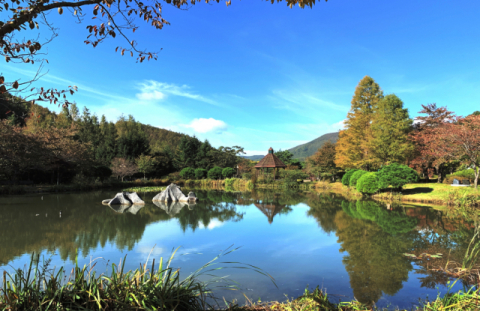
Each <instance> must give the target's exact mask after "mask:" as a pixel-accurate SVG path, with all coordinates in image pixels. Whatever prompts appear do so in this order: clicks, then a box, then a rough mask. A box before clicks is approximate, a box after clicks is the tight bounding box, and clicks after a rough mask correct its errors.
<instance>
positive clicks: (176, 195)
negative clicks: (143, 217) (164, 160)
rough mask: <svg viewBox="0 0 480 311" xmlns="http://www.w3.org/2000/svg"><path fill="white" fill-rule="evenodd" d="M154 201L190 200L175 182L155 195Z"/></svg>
mask: <svg viewBox="0 0 480 311" xmlns="http://www.w3.org/2000/svg"><path fill="white" fill-rule="evenodd" d="M153 201H154V202H155V201H159V202H188V197H186V196H185V195H184V194H183V192H182V191H181V190H180V187H179V186H177V185H175V184H170V185H169V186H168V187H167V188H166V189H165V190H163V191H162V192H160V193H159V194H157V195H156V196H155V197H153Z"/></svg>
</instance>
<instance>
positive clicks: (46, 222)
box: [0, 190, 473, 304]
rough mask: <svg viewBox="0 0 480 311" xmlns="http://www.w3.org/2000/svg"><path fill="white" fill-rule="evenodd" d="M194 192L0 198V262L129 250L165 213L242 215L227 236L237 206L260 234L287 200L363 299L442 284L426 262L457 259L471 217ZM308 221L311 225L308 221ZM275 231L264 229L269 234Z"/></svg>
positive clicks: (200, 219) (309, 198)
mask: <svg viewBox="0 0 480 311" xmlns="http://www.w3.org/2000/svg"><path fill="white" fill-rule="evenodd" d="M196 193H197V197H198V203H197V204H187V203H180V202H175V203H173V202H169V203H162V202H155V204H153V203H148V202H151V199H152V197H153V195H154V194H144V195H143V197H144V200H145V202H147V203H146V204H145V205H142V206H135V205H134V206H116V207H115V206H114V207H109V206H103V205H101V203H100V202H101V201H102V198H104V197H109V195H110V196H111V193H105V192H91V193H83V194H62V195H44V199H43V200H41V199H40V196H30V197H28V196H24V197H5V198H2V199H3V202H2V206H0V228H1V229H0V230H1V231H0V233H1V234H0V246H1V250H0V265H6V264H8V263H10V262H11V261H12V260H14V259H15V258H17V257H19V256H21V255H23V254H30V253H32V252H40V251H42V250H47V251H49V252H52V253H53V252H57V253H58V254H59V256H60V257H61V258H62V259H63V260H72V261H73V260H74V259H75V254H76V249H77V248H78V249H79V250H80V251H81V252H82V254H83V255H84V256H87V255H88V254H90V253H91V252H93V250H95V249H97V248H98V246H101V247H102V248H103V247H104V246H105V245H106V244H108V243H110V244H112V245H114V246H115V248H117V249H119V250H132V249H133V248H134V247H135V246H136V245H137V244H138V243H139V241H140V240H141V239H142V237H143V236H144V234H145V231H146V228H147V226H149V225H150V224H154V223H157V224H161V223H162V222H173V223H174V224H175V226H177V228H178V227H180V228H181V230H182V231H183V232H184V233H185V232H191V233H192V234H197V233H198V234H200V232H197V230H198V229H199V228H208V227H209V225H211V224H223V223H226V222H231V223H239V222H242V224H241V225H243V227H242V226H236V227H235V229H229V230H230V231H225V232H228V233H227V234H229V235H230V236H231V237H230V236H227V238H231V239H233V238H234V237H235V234H236V231H235V230H239V229H240V230H249V229H250V228H249V227H248V226H252V223H249V222H248V221H247V220H245V215H246V213H250V214H252V213H257V214H258V215H259V216H258V217H259V218H258V219H259V221H260V223H261V224H262V226H263V227H264V228H262V230H263V235H262V236H264V238H267V236H269V235H268V233H270V232H271V233H273V232H279V231H282V230H285V229H286V228H285V226H289V219H294V217H298V215H299V214H298V213H296V212H295V211H298V209H297V210H296V208H300V207H303V208H305V211H306V215H305V216H304V218H305V217H306V218H309V217H311V218H310V219H312V218H313V219H314V220H315V222H316V224H318V228H320V229H321V231H322V232H325V233H327V234H331V235H332V236H334V237H336V239H337V243H338V245H339V247H340V251H341V252H342V259H341V262H342V264H343V267H344V268H345V271H346V272H347V273H348V277H349V283H350V287H351V289H352V291H353V295H354V296H355V298H357V299H358V300H359V301H361V302H363V303H368V304H370V303H375V302H377V301H379V299H380V298H381V297H382V296H384V295H385V294H387V295H395V294H397V293H398V292H399V291H400V290H401V289H402V288H404V286H405V283H406V282H407V281H408V282H411V281H412V280H409V273H410V272H414V273H416V274H418V279H419V281H417V282H419V283H420V285H419V286H421V287H424V288H435V286H437V285H445V284H446V282H447V281H448V279H447V278H446V277H445V276H444V275H443V274H441V273H437V272H432V270H431V268H432V267H435V266H445V264H446V262H447V260H450V261H457V262H461V261H462V257H463V254H464V252H465V250H466V248H467V247H468V243H469V242H470V239H471V237H472V236H473V225H472V224H471V223H469V222H467V221H465V220H462V219H452V218H447V217H445V215H444V213H443V212H440V211H436V210H433V209H431V208H423V207H409V206H391V207H387V206H386V205H385V204H381V203H378V202H374V201H361V200H358V201H348V200H346V199H345V198H343V197H342V196H340V195H337V194H331V193H328V194H327V193H326V194H316V193H300V192H280V191H279V190H257V191H251V192H225V191H196ZM60 211H61V212H62V217H61V218H60V217H59V212H60ZM260 212H261V213H260ZM265 217H266V219H265ZM244 220H245V221H244ZM267 222H268V223H270V224H271V226H269V225H267ZM315 222H313V224H312V225H313V227H314V228H315V230H317V229H316V228H317V226H316V225H315ZM264 225H266V227H265V226H264ZM282 226H284V227H283V228H282ZM224 228H225V227H224ZM231 228H234V227H233V226H232V227H231ZM275 230H279V231H275ZM312 232H315V231H312ZM300 234H301V232H300ZM322 234H323V233H322ZM319 236H321V235H320V234H319ZM208 237H209V238H211V236H208ZM276 237H277V235H276V234H272V237H270V238H271V239H273V238H276ZM314 237H315V236H314ZM250 243H256V242H255V241H251V242H250ZM262 243H266V245H268V244H269V243H270V242H269V241H263V240H262ZM178 245H180V244H178ZM272 245H274V244H273V243H272ZM275 245H277V244H275ZM150 247H151V246H150ZM403 253H414V254H417V255H418V254H421V253H429V254H436V253H442V254H443V255H444V256H443V257H442V258H441V259H429V260H423V261H416V262H413V261H412V260H411V259H409V258H407V257H405V256H403ZM448 254H450V255H449V256H448ZM249 256H266V255H261V254H257V253H256V254H250V255H249ZM290 256H293V257H294V256H295V254H290ZM265 258H267V257H265ZM117 259H118V258H114V260H117ZM312 260H315V258H312ZM337 261H338V262H340V259H338V260H337ZM246 262H248V260H246ZM267 265H268V264H267ZM312 266H314V262H313V261H312ZM302 269H304V270H305V272H306V273H308V274H314V273H315V271H310V270H309V267H308V266H305V267H304V268H302ZM330 273H335V271H331V272H330ZM307 282H308V281H307ZM310 284H311V283H310ZM304 285H305V284H302V286H304Z"/></svg>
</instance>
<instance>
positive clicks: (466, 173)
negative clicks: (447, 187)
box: [443, 168, 475, 184]
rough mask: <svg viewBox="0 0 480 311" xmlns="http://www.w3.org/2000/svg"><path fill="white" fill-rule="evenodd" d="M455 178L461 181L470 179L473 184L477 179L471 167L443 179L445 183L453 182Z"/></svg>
mask: <svg viewBox="0 0 480 311" xmlns="http://www.w3.org/2000/svg"><path fill="white" fill-rule="evenodd" d="M454 179H458V180H460V181H462V180H463V179H468V181H469V182H470V183H471V184H473V183H474V181H475V172H474V171H473V169H471V168H469V169H466V170H462V171H456V172H455V173H453V174H448V175H447V176H446V177H445V179H444V180H443V183H444V184H452V183H453V180H454Z"/></svg>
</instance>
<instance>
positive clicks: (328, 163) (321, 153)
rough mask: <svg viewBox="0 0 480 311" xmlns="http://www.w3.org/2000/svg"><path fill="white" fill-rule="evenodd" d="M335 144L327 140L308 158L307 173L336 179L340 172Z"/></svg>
mask: <svg viewBox="0 0 480 311" xmlns="http://www.w3.org/2000/svg"><path fill="white" fill-rule="evenodd" d="M335 154H336V152H335V144H333V143H332V142H331V141H329V140H327V141H326V142H325V143H324V144H323V145H322V147H320V148H318V150H317V152H315V154H313V155H312V156H311V157H308V158H307V160H306V162H307V172H309V173H314V174H316V175H318V176H322V177H328V178H335V176H336V175H337V173H338V171H339V170H340V169H339V168H337V166H336V165H335Z"/></svg>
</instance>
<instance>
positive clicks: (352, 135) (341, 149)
mask: <svg viewBox="0 0 480 311" xmlns="http://www.w3.org/2000/svg"><path fill="white" fill-rule="evenodd" d="M382 98H383V91H382V90H381V89H380V86H379V85H378V84H377V83H376V82H375V80H373V79H372V78H370V77H369V76H365V77H364V78H363V79H362V80H361V81H360V83H359V84H358V86H357V88H356V89H355V94H354V95H353V98H352V105H351V108H350V111H349V112H348V114H347V120H346V121H345V130H343V131H340V134H339V139H338V141H337V143H336V152H337V154H336V157H335V164H336V165H337V166H339V167H342V168H365V169H367V170H368V169H369V168H370V167H371V166H372V155H371V154H370V153H369V152H368V144H367V141H368V138H369V137H370V136H371V133H370V132H371V128H370V124H371V121H372V115H373V112H374V111H375V110H376V109H377V107H378V102H379V101H380V99H382Z"/></svg>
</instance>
